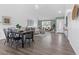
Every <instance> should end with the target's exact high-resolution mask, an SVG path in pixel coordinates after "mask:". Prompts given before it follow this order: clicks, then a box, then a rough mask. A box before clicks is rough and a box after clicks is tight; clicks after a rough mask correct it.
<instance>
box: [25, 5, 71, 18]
mask: <svg viewBox="0 0 79 59" xmlns="http://www.w3.org/2000/svg"><path fill="white" fill-rule="evenodd" d="M35 7H36V8H35ZM71 8H72V5H71V4H67V5H66V4H39V5H33V4H31V5H26V10H27V11H26V13H27V16H28V15H29V16H32V17H36V18H38V19H43V18H44V19H45V18H46V19H54V18H55V17H60V16H64V15H65V11H66V10H68V9H71ZM58 11H61V14H59V13H58Z"/></svg>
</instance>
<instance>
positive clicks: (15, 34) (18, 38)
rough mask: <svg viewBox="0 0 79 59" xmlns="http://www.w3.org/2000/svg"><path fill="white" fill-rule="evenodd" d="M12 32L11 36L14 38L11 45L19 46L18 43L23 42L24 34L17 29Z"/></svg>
mask: <svg viewBox="0 0 79 59" xmlns="http://www.w3.org/2000/svg"><path fill="white" fill-rule="evenodd" d="M10 34H11V36H10V37H11V38H12V42H11V46H13V45H15V46H16V48H17V47H18V45H20V44H19V43H22V35H21V34H20V33H19V32H16V31H12V32H10Z"/></svg>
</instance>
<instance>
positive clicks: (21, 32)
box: [16, 30, 34, 48]
mask: <svg viewBox="0 0 79 59" xmlns="http://www.w3.org/2000/svg"><path fill="white" fill-rule="evenodd" d="M26 32H29V31H25V30H17V31H16V33H17V34H20V35H21V36H22V48H24V35H25V33H26ZM33 41H34V40H33Z"/></svg>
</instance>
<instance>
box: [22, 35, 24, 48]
mask: <svg viewBox="0 0 79 59" xmlns="http://www.w3.org/2000/svg"><path fill="white" fill-rule="evenodd" d="M22 48H24V36H23V35H22Z"/></svg>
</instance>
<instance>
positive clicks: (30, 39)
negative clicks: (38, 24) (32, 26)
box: [23, 31, 34, 45]
mask: <svg viewBox="0 0 79 59" xmlns="http://www.w3.org/2000/svg"><path fill="white" fill-rule="evenodd" d="M23 35H24V38H25V43H26V42H28V43H29V45H30V43H31V42H33V41H34V39H33V37H34V36H33V35H34V34H33V31H26V32H25V33H24V34H23Z"/></svg>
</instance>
